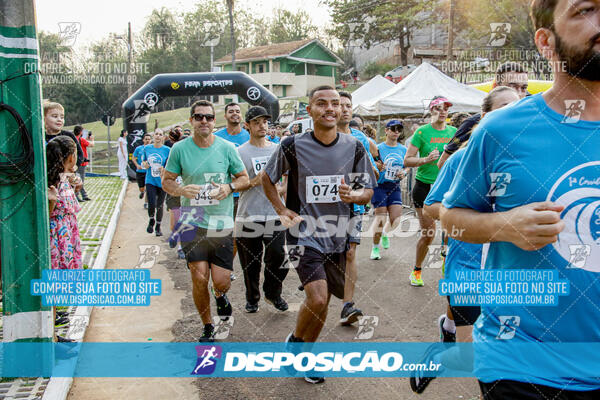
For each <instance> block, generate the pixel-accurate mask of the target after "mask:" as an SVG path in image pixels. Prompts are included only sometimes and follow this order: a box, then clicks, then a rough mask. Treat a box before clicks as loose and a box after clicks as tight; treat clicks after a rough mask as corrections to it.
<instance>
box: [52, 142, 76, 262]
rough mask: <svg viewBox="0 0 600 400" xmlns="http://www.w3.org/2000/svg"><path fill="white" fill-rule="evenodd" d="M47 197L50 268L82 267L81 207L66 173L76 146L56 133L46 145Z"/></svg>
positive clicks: (72, 167) (74, 154) (71, 163)
mask: <svg viewBox="0 0 600 400" xmlns="http://www.w3.org/2000/svg"><path fill="white" fill-rule="evenodd" d="M46 161H47V168H48V187H49V189H48V198H49V200H50V258H51V266H52V269H79V268H82V258H81V241H80V239H79V229H78V228H77V213H78V212H79V211H80V210H81V206H80V205H79V203H78V202H77V199H76V198H75V191H74V190H73V187H72V186H71V185H70V184H69V181H68V175H69V174H71V173H72V172H73V170H74V169H75V166H76V163H77V147H76V145H75V142H74V141H73V140H72V139H71V138H69V137H67V136H57V137H55V138H54V139H52V140H50V141H49V142H48V144H47V146H46Z"/></svg>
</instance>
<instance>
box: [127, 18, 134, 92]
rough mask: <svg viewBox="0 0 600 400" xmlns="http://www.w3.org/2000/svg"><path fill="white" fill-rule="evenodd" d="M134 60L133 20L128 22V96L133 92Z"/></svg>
mask: <svg viewBox="0 0 600 400" xmlns="http://www.w3.org/2000/svg"><path fill="white" fill-rule="evenodd" d="M132 62H133V38H132V35H131V22H128V23H127V98H129V97H131V95H132V94H133V82H132V81H131V63H132Z"/></svg>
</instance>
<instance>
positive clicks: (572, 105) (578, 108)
mask: <svg viewBox="0 0 600 400" xmlns="http://www.w3.org/2000/svg"><path fill="white" fill-rule="evenodd" d="M584 110H585V100H583V99H578V100H565V116H564V118H563V119H562V121H560V122H561V123H563V124H576V123H577V122H579V120H580V119H581V114H583V111H584Z"/></svg>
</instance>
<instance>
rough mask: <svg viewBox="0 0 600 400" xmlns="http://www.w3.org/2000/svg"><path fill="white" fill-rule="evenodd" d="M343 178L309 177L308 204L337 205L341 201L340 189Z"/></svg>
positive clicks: (307, 182)
mask: <svg viewBox="0 0 600 400" xmlns="http://www.w3.org/2000/svg"><path fill="white" fill-rule="evenodd" d="M343 177H344V176H343V175H323V176H307V177H306V201H307V203H337V202H338V201H340V194H339V187H340V185H341V183H342V178H343Z"/></svg>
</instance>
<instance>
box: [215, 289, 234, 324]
mask: <svg viewBox="0 0 600 400" xmlns="http://www.w3.org/2000/svg"><path fill="white" fill-rule="evenodd" d="M215 300H216V301H217V315H218V316H219V317H221V319H223V317H230V316H231V314H232V313H233V308H232V307H231V303H230V302H229V299H228V298H227V295H226V294H223V295H222V296H221V297H216V298H215Z"/></svg>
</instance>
